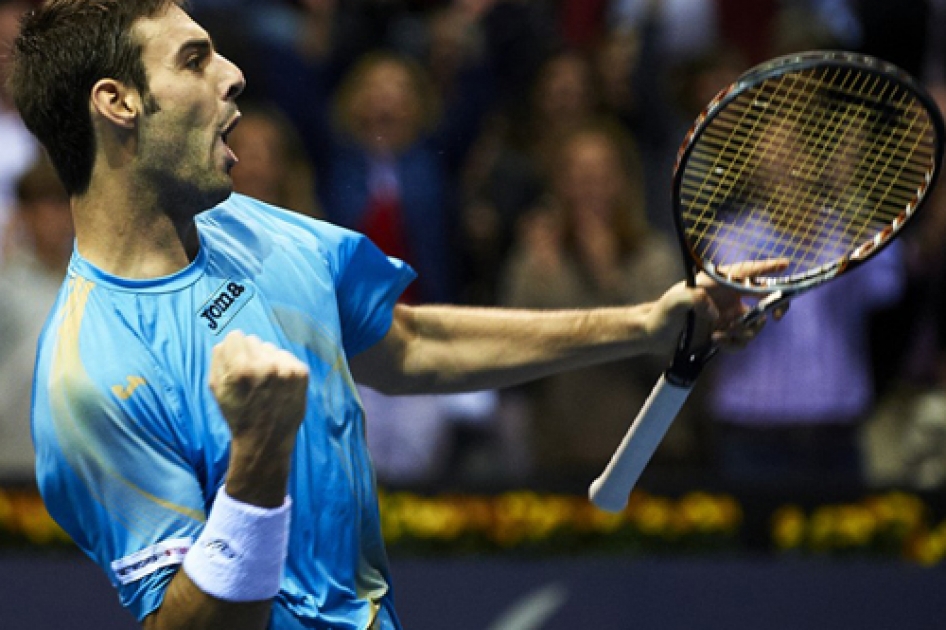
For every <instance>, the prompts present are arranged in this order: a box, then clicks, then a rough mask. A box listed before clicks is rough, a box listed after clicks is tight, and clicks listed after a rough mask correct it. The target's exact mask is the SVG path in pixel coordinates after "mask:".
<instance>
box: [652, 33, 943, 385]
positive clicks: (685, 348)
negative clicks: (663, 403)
mask: <svg viewBox="0 0 946 630" xmlns="http://www.w3.org/2000/svg"><path fill="white" fill-rule="evenodd" d="M813 68H818V69H825V68H838V69H845V70H848V69H852V68H854V69H856V70H858V71H860V72H864V73H868V74H873V75H876V76H878V77H880V78H882V79H883V80H885V81H893V82H895V83H897V84H899V85H900V86H901V87H903V88H904V89H906V90H907V91H909V92H910V93H911V94H912V95H914V96H915V97H916V98H917V100H918V101H920V102H921V103H922V105H923V107H924V108H925V109H926V111H927V112H928V113H929V118H930V120H931V122H932V124H933V126H934V133H933V138H934V145H935V146H934V157H933V163H932V164H931V165H930V169H929V172H928V173H927V174H926V177H925V179H924V182H923V184H922V186H921V187H920V188H919V189H918V190H917V191H916V193H915V195H914V198H913V200H912V201H911V202H910V203H908V204H906V206H905V207H904V208H903V209H902V210H901V212H900V213H899V215H898V216H897V217H896V218H895V219H894V220H893V221H892V222H891V224H890V225H888V226H887V227H886V228H885V229H883V230H882V231H880V232H878V233H877V234H875V235H874V236H873V237H872V238H871V239H870V240H867V241H865V242H864V243H862V244H860V245H858V246H857V247H856V248H854V249H853V250H852V251H851V252H849V253H848V254H846V255H844V256H842V257H840V258H839V259H838V260H836V261H832V262H830V263H828V264H825V265H821V266H819V267H816V268H814V269H811V270H808V271H806V272H805V273H803V274H797V275H794V276H788V277H786V278H784V279H783V281H782V282H779V281H778V279H774V278H761V279H759V278H736V277H734V276H733V275H729V274H726V273H724V272H722V271H721V270H720V269H719V267H717V266H716V265H714V264H713V263H710V262H707V261H704V260H703V259H702V258H701V257H700V256H699V254H697V252H696V250H695V249H694V248H693V247H692V246H691V243H690V242H689V240H688V239H687V236H686V233H687V230H686V226H685V225H684V219H683V209H682V207H681V206H682V202H681V194H680V188H681V186H682V183H683V175H684V172H685V167H686V165H687V164H688V160H689V158H690V155H691V153H692V151H693V150H694V149H695V147H696V146H697V144H698V142H699V140H700V138H702V136H703V133H704V132H705V131H706V129H707V128H708V127H709V125H710V123H711V122H712V121H713V120H714V119H715V118H716V117H717V116H718V115H719V114H720V113H721V112H723V111H724V110H725V109H726V107H727V105H729V103H731V102H732V101H733V100H735V99H736V98H738V97H739V96H741V95H742V94H743V93H745V92H746V91H747V90H750V89H752V88H754V87H756V86H758V85H759V84H761V83H763V82H765V81H768V80H769V79H772V78H774V77H778V76H782V75H785V74H787V73H789V72H797V71H804V70H808V69H813ZM944 137H946V129H944V124H943V118H942V114H941V113H940V110H939V107H938V106H937V105H936V102H935V101H934V100H933V98H932V97H931V96H930V95H929V94H928V93H927V91H926V90H925V88H923V86H921V85H920V84H919V82H917V81H916V80H915V79H914V78H913V77H911V76H910V75H909V74H907V73H906V72H904V71H903V70H901V69H900V68H898V67H897V66H895V65H893V64H891V63H888V62H886V61H883V60H880V59H877V58H875V57H871V56H869V55H864V54H858V53H851V52H847V51H831V50H816V51H807V52H801V53H795V54H790V55H784V56H782V57H777V58H775V59H771V60H769V61H767V62H764V63H762V64H760V65H758V66H755V67H754V68H751V69H750V70H748V71H747V72H746V73H744V74H743V75H741V76H740V77H739V78H738V79H736V81H734V82H733V83H732V84H731V85H729V86H728V87H726V88H724V89H723V90H721V91H720V92H719V93H718V94H717V95H716V96H715V97H714V98H713V99H712V100H711V101H710V102H709V103H708V104H707V106H706V107H705V108H704V109H703V111H702V112H701V113H700V114H699V116H697V117H696V119H695V120H694V122H693V124H692V125H691V127H690V129H689V130H688V131H687V133H686V135H685V136H684V138H683V141H682V142H681V144H680V148H679V150H678V151H677V157H676V162H675V164H674V169H673V183H672V189H671V190H672V200H673V216H674V223H675V226H676V232H677V238H678V240H679V243H680V248H681V250H682V251H683V253H684V257H685V260H686V262H685V264H684V267H685V273H686V276H685V277H686V281H687V284H688V285H689V286H691V287H692V286H695V284H696V275H697V274H698V273H699V272H700V271H703V272H705V273H706V274H707V275H708V276H709V277H710V278H712V279H713V280H715V281H716V282H718V283H720V284H724V285H727V286H730V287H733V288H736V289H738V290H740V291H742V292H744V293H747V294H762V295H764V296H765V297H764V298H763V299H762V300H760V301H759V303H757V304H756V305H755V306H754V307H753V308H752V309H751V310H750V311H749V312H747V313H746V314H745V315H744V316H743V317H742V319H741V321H740V325H742V326H750V325H752V324H754V323H756V322H757V321H758V320H759V319H761V318H762V317H763V316H764V315H765V314H766V313H768V312H770V311H772V310H774V309H776V308H778V307H780V306H783V305H785V304H786V303H788V302H789V301H790V300H791V299H792V298H793V297H795V296H797V295H798V294H799V293H802V292H804V291H807V290H809V289H811V288H813V287H815V286H818V285H820V284H822V283H824V282H827V281H828V280H831V279H832V278H835V277H837V276H839V275H840V274H842V273H844V272H846V271H849V270H850V269H853V268H855V267H857V266H859V265H861V264H863V263H864V262H865V261H866V260H867V259H869V258H870V257H871V256H873V255H874V254H877V253H879V252H880V251H881V250H882V249H883V248H884V247H886V246H887V244H889V243H890V242H891V241H892V240H893V238H894V236H895V235H896V234H898V233H899V232H900V231H901V230H902V229H903V228H904V226H905V225H906V224H907V223H908V222H909V220H910V219H911V218H912V217H913V216H914V215H915V214H916V211H917V210H919V208H920V207H921V206H922V205H923V204H924V203H925V202H926V201H927V199H928V197H929V195H928V194H927V193H928V191H929V190H930V189H931V188H932V186H933V185H934V184H935V182H936V179H937V178H938V176H939V172H940V168H941V165H942V160H943V138H944ZM695 324H696V322H695V317H694V316H693V314H692V313H690V315H689V316H688V317H687V323H686V327H685V328H684V331H683V333H682V334H681V336H680V341H679V343H678V345H677V351H676V353H675V354H674V358H673V362H672V363H671V366H670V368H669V369H668V370H667V373H666V375H665V376H666V377H667V379H668V380H669V381H670V382H671V383H673V384H675V385H678V386H688V385H692V383H693V382H694V381H695V380H696V378H697V377H698V376H699V374H700V371H701V370H702V368H703V365H704V364H705V363H706V362H707V361H709V360H710V359H711V358H712V357H713V356H715V354H716V352H717V350H718V348H717V347H716V346H715V345H714V344H709V345H707V346H702V347H699V348H692V347H691V345H692V341H693V336H694V329H695Z"/></svg>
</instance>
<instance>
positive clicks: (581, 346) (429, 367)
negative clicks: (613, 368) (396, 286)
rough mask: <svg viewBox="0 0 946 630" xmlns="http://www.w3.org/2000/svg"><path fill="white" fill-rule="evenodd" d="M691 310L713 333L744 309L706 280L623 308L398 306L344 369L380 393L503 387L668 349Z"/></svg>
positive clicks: (728, 292) (724, 330)
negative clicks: (377, 338) (387, 325)
mask: <svg viewBox="0 0 946 630" xmlns="http://www.w3.org/2000/svg"><path fill="white" fill-rule="evenodd" d="M691 308H692V309H693V310H694V312H695V313H696V314H697V317H698V319H699V320H700V321H701V322H702V323H703V325H704V326H705V327H706V328H713V329H715V330H716V331H717V334H722V335H726V334H728V331H729V329H730V326H731V325H732V324H733V323H734V322H735V321H736V319H737V318H738V316H739V315H740V314H741V313H742V312H743V311H744V307H743V305H742V303H741V302H740V300H739V297H738V294H736V293H735V292H733V291H731V290H728V289H723V288H722V287H719V286H717V285H714V284H712V283H710V282H708V281H707V280H706V279H705V278H701V282H700V285H699V287H698V288H695V289H689V288H687V287H685V286H684V285H683V284H682V283H681V284H678V285H675V286H674V287H672V288H671V289H670V290H669V291H667V292H666V293H665V294H664V295H663V296H662V297H661V298H660V299H659V300H658V301H656V302H653V303H648V304H642V305H638V306H629V307H617V308H598V309H589V310H573V311H529V310H513V309H498V308H497V309H489V308H463V307H450V306H417V307H408V306H403V305H399V306H398V307H397V308H396V309H395V312H394V322H393V324H392V326H391V329H390V331H389V332H388V334H387V335H386V336H385V338H384V339H383V340H382V341H381V342H380V343H378V344H376V345H375V346H374V347H372V348H370V349H369V350H368V351H366V352H364V353H362V354H360V355H358V356H356V357H354V358H353V359H352V361H351V366H352V372H353V374H354V376H355V378H356V380H358V381H359V382H361V383H364V384H366V385H368V386H370V387H373V388H375V389H378V390H379V391H382V392H384V393H389V394H408V393H445V392H458V391H471V390H477V389H484V388H498V387H508V386H511V385H515V384H518V383H522V382H525V381H529V380H532V379H536V378H541V377H543V376H546V375H548V374H552V373H555V372H560V371H563V370H570V369H574V368H579V367H584V366H587V365H592V364H596V363H602V362H606V361H613V360H617V359H622V358H626V357H630V356H636V355H641V354H648V353H664V352H668V351H669V350H671V349H672V348H673V344H674V343H675V342H676V339H677V335H679V333H680V331H681V330H682V329H683V326H684V322H685V317H686V313H687V312H688V311H689V310H690V309H691ZM737 334H742V333H741V332H740V333H737ZM745 334H751V331H749V332H747V333H745ZM736 341H737V342H738V341H739V338H738V337H737V338H736Z"/></svg>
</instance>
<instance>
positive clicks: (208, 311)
mask: <svg viewBox="0 0 946 630" xmlns="http://www.w3.org/2000/svg"><path fill="white" fill-rule="evenodd" d="M251 297H253V290H252V287H250V286H249V285H247V284H245V283H241V282H236V281H234V280H228V281H227V282H224V283H223V284H222V285H221V286H220V288H219V289H217V291H216V292H215V293H214V294H213V295H212V296H211V298H210V299H209V300H207V301H206V302H204V304H203V305H202V306H201V307H200V309H199V310H198V311H197V315H198V316H199V317H200V319H201V320H202V321H203V322H204V323H205V324H206V325H207V328H209V329H210V330H211V331H213V332H214V333H218V334H219V332H220V331H221V330H223V329H224V328H225V327H226V325H227V324H229V323H230V320H231V319H233V317H234V315H236V314H237V312H238V311H239V310H240V309H241V308H243V306H244V305H245V304H246V303H247V302H248V301H249V299H250V298H251Z"/></svg>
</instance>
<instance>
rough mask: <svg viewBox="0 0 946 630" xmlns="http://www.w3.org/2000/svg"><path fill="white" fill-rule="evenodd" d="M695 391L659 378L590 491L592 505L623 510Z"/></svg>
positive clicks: (611, 509)
mask: <svg viewBox="0 0 946 630" xmlns="http://www.w3.org/2000/svg"><path fill="white" fill-rule="evenodd" d="M692 389H693V387H692V385H691V386H683V387H681V386H678V385H674V384H672V383H670V382H669V381H668V380H667V379H666V377H664V376H661V377H660V380H659V381H657V385H655V386H654V389H653V391H652V392H651V393H650V396H649V397H648V398H647V402H645V403H644V407H643V408H642V409H641V411H640V413H639V414H637V417H636V418H635V419H634V422H633V423H631V427H630V428H629V429H628V430H627V433H625V434H624V439H623V440H621V444H620V445H619V446H618V448H617V450H616V451H615V452H614V455H612V456H611V461H610V462H609V463H608V465H607V467H606V468H605V469H604V472H602V473H601V475H600V476H599V477H598V478H597V479H595V480H594V481H593V482H592V484H591V487H590V488H589V489H588V496H589V498H590V499H591V502H592V503H594V504H595V505H596V506H598V507H599V508H601V509H603V510H608V511H609V512H620V511H621V510H623V509H624V507H625V506H626V505H627V499H628V497H629V496H630V494H631V490H633V489H634V485H635V484H636V483H637V480H638V479H639V478H640V476H641V473H642V472H644V468H645V467H646V466H647V462H649V461H650V458H651V457H652V456H653V454H654V452H655V451H656V450H657V447H658V446H659V445H660V442H661V440H663V438H664V435H666V434H667V429H669V428H670V425H671V424H672V423H673V420H674V418H676V417H677V414H678V413H679V412H680V409H681V407H683V403H685V402H686V399H687V397H688V396H689V395H690V391H691V390H692Z"/></svg>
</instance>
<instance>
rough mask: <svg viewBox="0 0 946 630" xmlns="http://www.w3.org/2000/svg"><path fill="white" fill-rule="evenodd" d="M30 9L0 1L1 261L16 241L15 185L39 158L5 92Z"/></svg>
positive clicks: (16, 1)
mask: <svg viewBox="0 0 946 630" xmlns="http://www.w3.org/2000/svg"><path fill="white" fill-rule="evenodd" d="M30 8H31V7H30V2H28V1H27V0H0V146H2V147H3V150H2V151H0V261H2V260H3V259H4V256H5V254H4V250H5V249H6V247H7V246H8V245H9V244H10V241H11V240H12V239H13V238H14V235H13V234H12V232H11V231H10V229H9V225H8V223H9V221H10V217H11V214H12V212H13V206H14V205H15V202H16V194H15V190H14V189H15V187H16V181H17V179H19V177H20V176H21V175H22V174H23V173H24V172H25V171H26V170H27V169H28V168H29V167H30V164H32V163H33V161H34V160H35V159H36V157H37V155H38V154H39V150H38V145H37V143H36V140H35V139H34V138H33V136H32V135H30V133H29V132H28V131H27V130H26V127H24V126H23V122H22V121H21V120H20V115H19V113H17V111H16V107H15V106H14V105H13V102H12V100H11V99H10V95H9V94H8V93H7V89H6V84H7V74H8V72H9V69H8V59H9V47H10V45H11V44H12V43H13V40H14V39H15V38H16V35H17V33H18V32H19V30H20V16H21V15H22V14H23V13H24V12H25V11H28V10H29V9H30Z"/></svg>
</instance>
